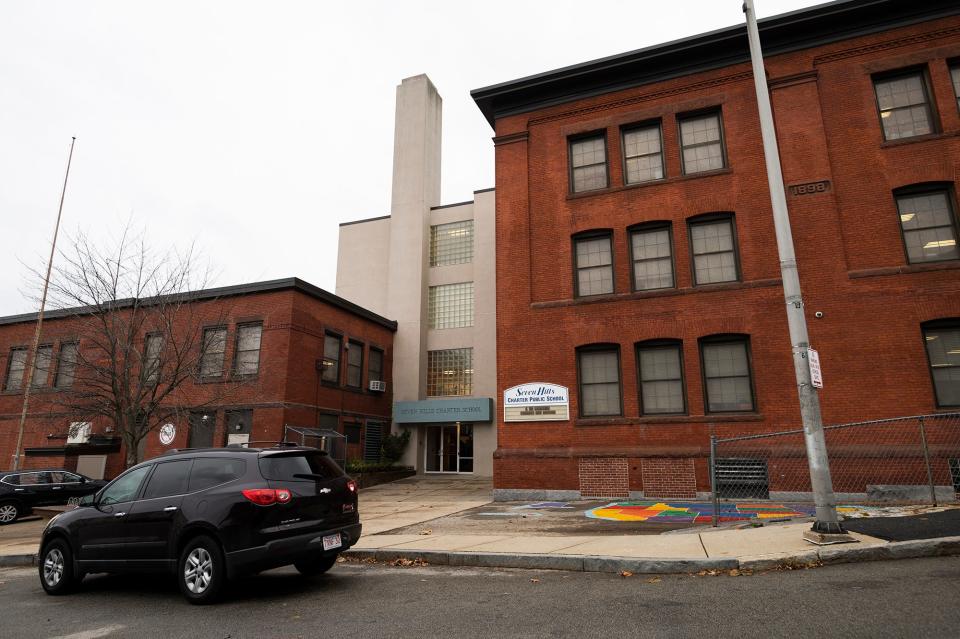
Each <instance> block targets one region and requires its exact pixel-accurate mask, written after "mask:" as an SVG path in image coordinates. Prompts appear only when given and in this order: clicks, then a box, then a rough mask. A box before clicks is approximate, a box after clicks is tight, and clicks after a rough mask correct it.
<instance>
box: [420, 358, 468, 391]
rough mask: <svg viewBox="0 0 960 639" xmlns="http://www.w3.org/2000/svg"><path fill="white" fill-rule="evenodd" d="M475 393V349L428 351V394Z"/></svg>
mask: <svg viewBox="0 0 960 639" xmlns="http://www.w3.org/2000/svg"><path fill="white" fill-rule="evenodd" d="M471 394H473V349H472V348H451V349H447V350H442V351H427V395H428V396H430V397H443V396H447V395H449V396H461V395H471Z"/></svg>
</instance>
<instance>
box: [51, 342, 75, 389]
mask: <svg viewBox="0 0 960 639" xmlns="http://www.w3.org/2000/svg"><path fill="white" fill-rule="evenodd" d="M78 348H79V345H78V344H77V343H76V342H66V343H63V344H60V361H59V362H58V363H57V376H56V378H55V379H54V382H53V384H54V386H56V387H57V388H70V387H71V386H73V378H74V376H75V375H76V371H77V354H78V353H77V349H78Z"/></svg>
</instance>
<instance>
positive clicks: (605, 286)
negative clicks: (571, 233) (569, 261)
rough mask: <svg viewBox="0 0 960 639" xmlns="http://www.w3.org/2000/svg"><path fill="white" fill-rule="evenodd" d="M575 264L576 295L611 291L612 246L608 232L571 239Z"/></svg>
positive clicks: (601, 293)
mask: <svg viewBox="0 0 960 639" xmlns="http://www.w3.org/2000/svg"><path fill="white" fill-rule="evenodd" d="M573 248H574V254H575V266H576V280H575V285H576V295H577V296H578V297H586V296H588V295H604V294H608V293H613V248H612V245H611V237H610V233H603V234H592V235H590V236H585V237H577V238H574V240H573Z"/></svg>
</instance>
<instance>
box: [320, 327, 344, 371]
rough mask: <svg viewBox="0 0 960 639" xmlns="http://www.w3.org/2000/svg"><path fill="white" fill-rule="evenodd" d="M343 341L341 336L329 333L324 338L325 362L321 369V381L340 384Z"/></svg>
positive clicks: (323, 361)
mask: <svg viewBox="0 0 960 639" xmlns="http://www.w3.org/2000/svg"><path fill="white" fill-rule="evenodd" d="M342 348H343V339H342V338H341V337H340V336H339V335H333V334H332V333H327V334H326V335H324V337H323V360H322V364H321V368H320V381H323V382H327V383H329V384H339V383H340V351H341V349H342Z"/></svg>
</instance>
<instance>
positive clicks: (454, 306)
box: [427, 282, 473, 328]
mask: <svg viewBox="0 0 960 639" xmlns="http://www.w3.org/2000/svg"><path fill="white" fill-rule="evenodd" d="M427 315H428V317H429V318H430V324H429V325H430V328H462V327H466V326H473V282H461V283H459V284H441V285H440V286H431V287H430V289H429V291H428V296H427Z"/></svg>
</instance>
